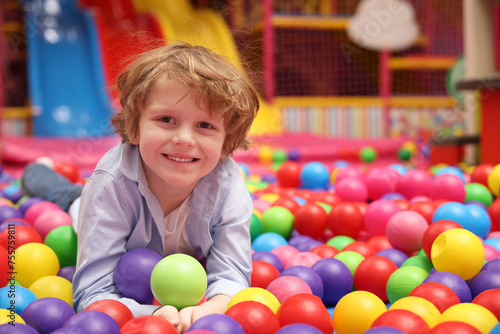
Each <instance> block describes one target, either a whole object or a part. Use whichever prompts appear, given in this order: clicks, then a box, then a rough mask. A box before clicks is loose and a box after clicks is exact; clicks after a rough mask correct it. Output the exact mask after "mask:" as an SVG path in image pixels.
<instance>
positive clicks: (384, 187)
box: [365, 167, 400, 201]
mask: <svg viewBox="0 0 500 334" xmlns="http://www.w3.org/2000/svg"><path fill="white" fill-rule="evenodd" d="M399 177H400V175H399V173H398V172H397V171H396V170H394V169H392V168H390V167H374V168H373V169H371V170H370V171H369V172H368V173H366V175H365V185H366V188H367V190H368V198H369V199H370V200H372V201H375V200H378V199H380V197H382V196H383V195H385V194H387V193H392V192H395V191H396V184H397V181H398V178H399Z"/></svg>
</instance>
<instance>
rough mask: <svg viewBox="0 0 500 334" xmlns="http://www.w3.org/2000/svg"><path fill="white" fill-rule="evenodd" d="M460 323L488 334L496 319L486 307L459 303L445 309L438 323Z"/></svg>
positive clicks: (496, 321)
mask: <svg viewBox="0 0 500 334" xmlns="http://www.w3.org/2000/svg"><path fill="white" fill-rule="evenodd" d="M446 321H461V322H465V323H466V324H469V325H471V326H472V327H475V328H477V329H478V330H479V331H480V332H481V333H483V334H488V333H489V332H490V331H491V329H492V328H493V327H495V325H496V324H497V323H498V319H497V318H496V317H495V315H494V314H493V313H491V311H490V310H488V309H487V308H486V307H484V306H481V305H478V304H474V303H460V304H455V305H452V306H450V307H449V308H447V309H446V310H445V311H444V312H443V314H441V316H440V317H439V320H438V323H439V324H440V323H442V322H446Z"/></svg>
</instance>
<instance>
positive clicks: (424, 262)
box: [401, 255, 434, 272]
mask: <svg viewBox="0 0 500 334" xmlns="http://www.w3.org/2000/svg"><path fill="white" fill-rule="evenodd" d="M406 266H414V267H419V268H422V269H424V270H425V271H427V272H430V271H431V270H432V269H433V268H434V267H433V265H432V262H431V260H429V258H428V257H427V256H425V255H414V256H411V257H409V258H408V259H407V260H406V261H405V262H403V264H402V265H401V267H406Z"/></svg>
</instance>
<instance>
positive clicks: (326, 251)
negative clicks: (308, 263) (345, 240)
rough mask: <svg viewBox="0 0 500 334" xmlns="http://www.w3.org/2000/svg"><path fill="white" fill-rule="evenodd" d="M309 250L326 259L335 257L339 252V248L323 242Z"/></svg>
mask: <svg viewBox="0 0 500 334" xmlns="http://www.w3.org/2000/svg"><path fill="white" fill-rule="evenodd" d="M309 252H310V253H313V254H316V255H318V256H319V257H321V258H322V259H325V258H327V257H334V256H335V255H337V254H338V253H339V250H338V249H337V248H335V247H332V246H330V245H325V244H323V245H318V246H316V247H313V248H312V249H310V250H309Z"/></svg>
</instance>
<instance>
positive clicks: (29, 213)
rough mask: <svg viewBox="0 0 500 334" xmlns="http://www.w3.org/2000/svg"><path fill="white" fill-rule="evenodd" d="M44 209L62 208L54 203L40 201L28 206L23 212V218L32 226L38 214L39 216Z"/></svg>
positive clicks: (56, 209) (55, 209) (59, 209)
mask: <svg viewBox="0 0 500 334" xmlns="http://www.w3.org/2000/svg"><path fill="white" fill-rule="evenodd" d="M45 211H62V210H61V208H60V207H59V206H58V205H57V204H55V203H52V202H48V201H42V202H38V203H35V204H33V205H32V206H30V207H29V208H28V210H26V213H25V214H24V219H25V220H26V221H28V223H30V224H31V226H33V224H35V221H36V220H37V218H38V216H40V215H41V214H42V213H44V212H45Z"/></svg>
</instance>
